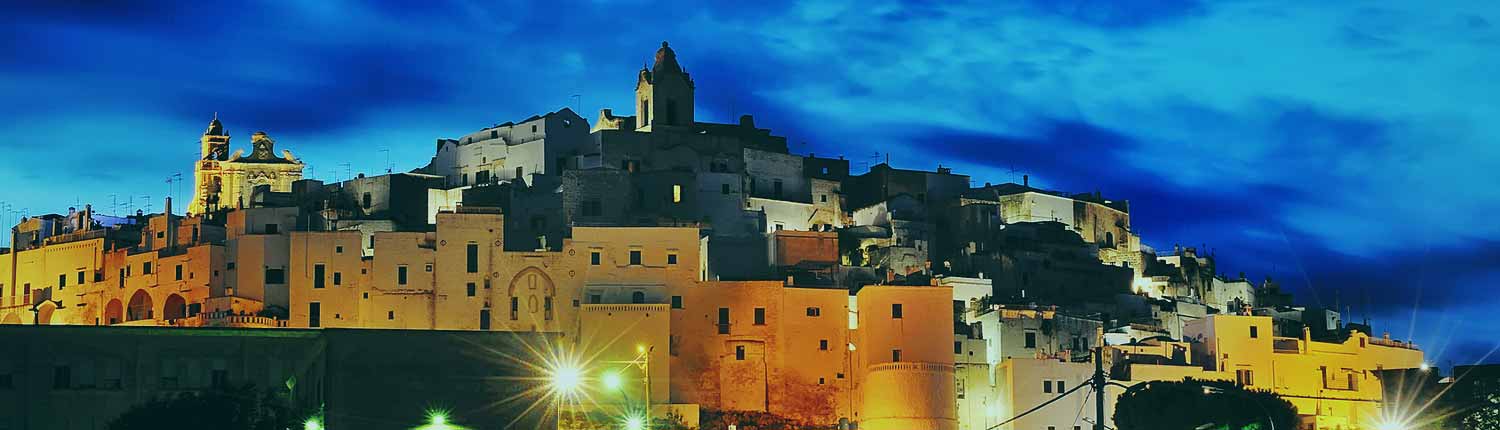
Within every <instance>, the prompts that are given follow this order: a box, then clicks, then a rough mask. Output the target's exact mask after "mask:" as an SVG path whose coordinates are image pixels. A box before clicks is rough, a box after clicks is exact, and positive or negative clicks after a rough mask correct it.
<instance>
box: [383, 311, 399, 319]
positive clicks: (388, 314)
mask: <svg viewBox="0 0 1500 430" xmlns="http://www.w3.org/2000/svg"><path fill="white" fill-rule="evenodd" d="M385 319H387V320H391V321H395V320H396V311H385Z"/></svg>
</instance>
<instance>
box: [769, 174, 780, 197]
mask: <svg viewBox="0 0 1500 430" xmlns="http://www.w3.org/2000/svg"><path fill="white" fill-rule="evenodd" d="M771 193H772V195H774V196H776V197H777V198H780V197H781V180H780V179H777V180H775V181H774V182H772V183H771Z"/></svg>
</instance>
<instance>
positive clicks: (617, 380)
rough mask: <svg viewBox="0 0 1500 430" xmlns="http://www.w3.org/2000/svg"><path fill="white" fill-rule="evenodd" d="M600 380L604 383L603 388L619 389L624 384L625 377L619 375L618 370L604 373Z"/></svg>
mask: <svg viewBox="0 0 1500 430" xmlns="http://www.w3.org/2000/svg"><path fill="white" fill-rule="evenodd" d="M601 381H602V382H603V383H604V388H606V389H609V390H610V391H619V390H620V387H621V386H623V385H625V379H624V377H621V376H620V372H619V371H611V372H608V373H605V374H604V377H603V378H601Z"/></svg>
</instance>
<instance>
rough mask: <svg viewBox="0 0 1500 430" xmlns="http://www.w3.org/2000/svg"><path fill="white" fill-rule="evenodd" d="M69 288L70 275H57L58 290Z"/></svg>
mask: <svg viewBox="0 0 1500 430" xmlns="http://www.w3.org/2000/svg"><path fill="white" fill-rule="evenodd" d="M66 286H68V275H57V289H59V290H61V289H62V287H66Z"/></svg>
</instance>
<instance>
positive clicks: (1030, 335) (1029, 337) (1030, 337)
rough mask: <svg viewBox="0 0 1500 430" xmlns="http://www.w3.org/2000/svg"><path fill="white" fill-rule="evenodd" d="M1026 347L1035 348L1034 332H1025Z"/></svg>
mask: <svg viewBox="0 0 1500 430" xmlns="http://www.w3.org/2000/svg"><path fill="white" fill-rule="evenodd" d="M1026 348H1027V349H1031V348H1036V332H1031V331H1028V332H1026Z"/></svg>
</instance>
